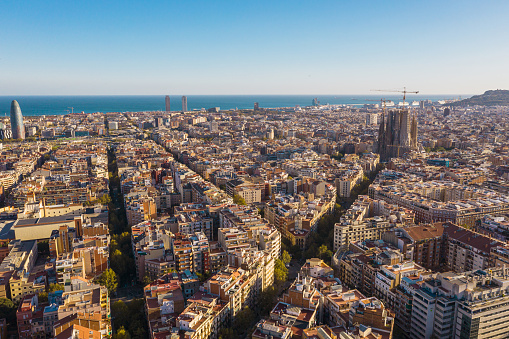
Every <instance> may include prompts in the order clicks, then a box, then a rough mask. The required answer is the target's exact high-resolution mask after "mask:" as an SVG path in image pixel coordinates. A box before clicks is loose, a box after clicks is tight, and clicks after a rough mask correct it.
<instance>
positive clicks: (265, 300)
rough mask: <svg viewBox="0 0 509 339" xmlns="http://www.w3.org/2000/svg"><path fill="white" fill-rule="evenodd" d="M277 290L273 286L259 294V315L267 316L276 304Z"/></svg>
mask: <svg viewBox="0 0 509 339" xmlns="http://www.w3.org/2000/svg"><path fill="white" fill-rule="evenodd" d="M277 294H278V290H277V289H276V288H275V287H274V286H269V287H267V288H266V289H265V290H264V291H263V292H262V293H260V299H259V304H258V305H259V307H260V314H261V315H262V316H263V315H267V314H268V313H269V312H270V311H271V310H272V308H273V307H274V305H275V304H276V300H277Z"/></svg>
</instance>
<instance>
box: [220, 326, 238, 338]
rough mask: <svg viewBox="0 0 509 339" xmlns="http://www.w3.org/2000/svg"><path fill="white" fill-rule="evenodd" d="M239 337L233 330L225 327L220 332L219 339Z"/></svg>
mask: <svg viewBox="0 0 509 339" xmlns="http://www.w3.org/2000/svg"><path fill="white" fill-rule="evenodd" d="M238 337H239V336H238V334H237V332H236V331H235V330H234V329H233V328H229V327H223V328H221V329H220V330H219V339H237V338H238Z"/></svg>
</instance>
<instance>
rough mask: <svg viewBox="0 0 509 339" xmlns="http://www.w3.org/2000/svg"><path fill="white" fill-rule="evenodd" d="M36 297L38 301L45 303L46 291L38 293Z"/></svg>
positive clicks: (46, 299) (46, 298)
mask: <svg viewBox="0 0 509 339" xmlns="http://www.w3.org/2000/svg"><path fill="white" fill-rule="evenodd" d="M38 297H39V302H40V303H45V302H47V301H48V292H41V293H39V295H38Z"/></svg>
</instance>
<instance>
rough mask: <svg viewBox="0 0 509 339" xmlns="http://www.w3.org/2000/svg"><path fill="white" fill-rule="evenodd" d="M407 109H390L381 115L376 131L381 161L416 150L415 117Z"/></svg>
mask: <svg viewBox="0 0 509 339" xmlns="http://www.w3.org/2000/svg"><path fill="white" fill-rule="evenodd" d="M411 119H412V121H411V122H410V117H409V114H408V111H407V110H401V111H390V112H389V114H387V116H385V114H384V115H383V116H382V122H381V123H380V129H379V131H378V153H379V154H380V160H381V161H388V160H390V159H391V158H397V157H400V156H403V155H404V154H406V153H409V152H410V151H412V150H417V119H416V118H415V116H412V118H411Z"/></svg>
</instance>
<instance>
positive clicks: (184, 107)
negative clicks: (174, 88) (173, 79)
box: [182, 95, 187, 112]
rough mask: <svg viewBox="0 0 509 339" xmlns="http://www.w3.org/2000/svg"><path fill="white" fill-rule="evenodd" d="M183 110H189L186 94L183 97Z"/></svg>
mask: <svg viewBox="0 0 509 339" xmlns="http://www.w3.org/2000/svg"><path fill="white" fill-rule="evenodd" d="M182 112H187V97H186V96H185V95H184V96H183V97H182Z"/></svg>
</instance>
